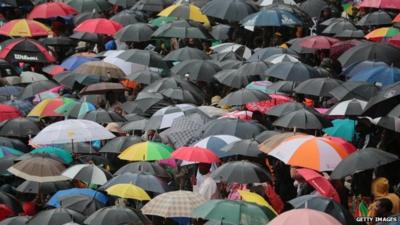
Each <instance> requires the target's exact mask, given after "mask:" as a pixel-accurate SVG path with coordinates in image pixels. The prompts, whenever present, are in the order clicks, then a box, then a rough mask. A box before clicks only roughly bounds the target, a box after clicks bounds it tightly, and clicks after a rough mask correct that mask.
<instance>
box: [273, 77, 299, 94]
mask: <svg viewBox="0 0 400 225" xmlns="http://www.w3.org/2000/svg"><path fill="white" fill-rule="evenodd" d="M296 86H297V82H294V81H285V80H284V81H277V82H275V83H272V84H271V85H270V86H268V89H270V90H273V91H276V92H282V93H289V94H290V93H293V89H294V88H295V87H296Z"/></svg>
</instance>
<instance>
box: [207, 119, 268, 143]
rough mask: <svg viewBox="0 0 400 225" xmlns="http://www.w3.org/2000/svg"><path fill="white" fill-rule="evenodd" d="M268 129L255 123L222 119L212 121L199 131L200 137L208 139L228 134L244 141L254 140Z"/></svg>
mask: <svg viewBox="0 0 400 225" xmlns="http://www.w3.org/2000/svg"><path fill="white" fill-rule="evenodd" d="M265 129H266V128H265V127H264V126H262V125H261V124H259V123H256V122H254V121H249V122H247V121H243V120H240V119H229V118H222V119H218V120H212V121H210V122H208V123H206V124H205V125H204V127H203V128H202V129H200V130H199V134H200V137H202V138H206V137H208V136H211V135H219V134H226V135H232V136H236V137H238V138H242V139H249V138H254V137H255V136H257V135H258V134H260V133H261V132H262V131H264V130H265Z"/></svg>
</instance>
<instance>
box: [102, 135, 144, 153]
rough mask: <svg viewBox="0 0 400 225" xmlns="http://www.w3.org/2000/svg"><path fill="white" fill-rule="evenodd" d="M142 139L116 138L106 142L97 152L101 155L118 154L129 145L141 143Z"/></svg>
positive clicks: (132, 137)
mask: <svg viewBox="0 0 400 225" xmlns="http://www.w3.org/2000/svg"><path fill="white" fill-rule="evenodd" d="M141 141H142V139H141V138H140V137H137V136H122V137H116V138H114V139H112V140H111V141H109V142H107V143H106V144H105V145H104V146H103V147H102V148H101V149H100V151H99V152H103V153H120V152H121V151H122V150H124V149H126V148H128V147H129V146H131V145H134V144H137V143H139V142H141Z"/></svg>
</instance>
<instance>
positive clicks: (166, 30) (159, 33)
mask: <svg viewBox="0 0 400 225" xmlns="http://www.w3.org/2000/svg"><path fill="white" fill-rule="evenodd" d="M153 37H164V38H196V39H211V38H212V37H211V35H210V34H209V33H208V31H207V30H206V29H205V28H204V27H203V25H201V24H199V23H196V22H192V21H187V20H177V21H173V22H171V23H168V24H164V25H162V26H161V27H159V28H158V29H157V30H156V31H154V33H153Z"/></svg>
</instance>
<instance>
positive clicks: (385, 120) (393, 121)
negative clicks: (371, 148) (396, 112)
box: [373, 116, 400, 133]
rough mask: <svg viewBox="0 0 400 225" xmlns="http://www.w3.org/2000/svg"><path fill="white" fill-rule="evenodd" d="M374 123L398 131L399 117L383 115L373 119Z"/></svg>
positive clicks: (399, 130) (399, 128)
mask: <svg viewBox="0 0 400 225" xmlns="http://www.w3.org/2000/svg"><path fill="white" fill-rule="evenodd" d="M373 122H374V124H375V125H376V126H378V127H383V128H386V129H388V130H391V131H394V132H396V133H398V132H400V127H399V125H398V124H399V122H400V119H399V118H398V117H394V116H383V117H378V118H376V119H374V121H373Z"/></svg>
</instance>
